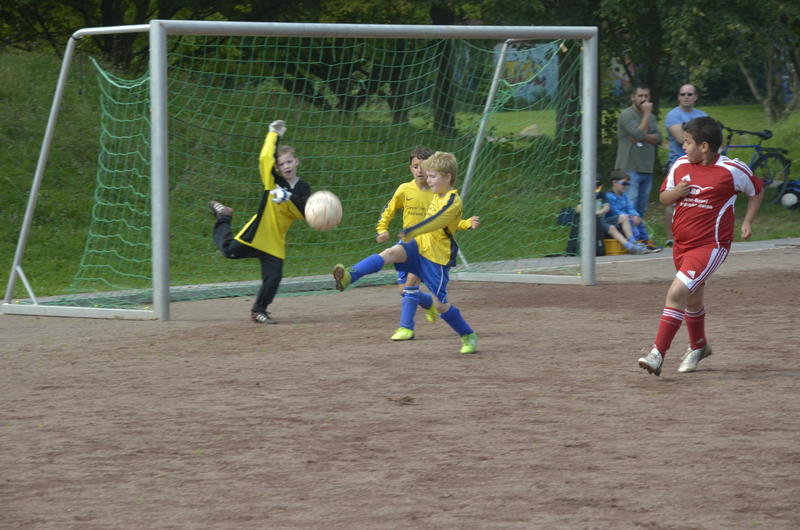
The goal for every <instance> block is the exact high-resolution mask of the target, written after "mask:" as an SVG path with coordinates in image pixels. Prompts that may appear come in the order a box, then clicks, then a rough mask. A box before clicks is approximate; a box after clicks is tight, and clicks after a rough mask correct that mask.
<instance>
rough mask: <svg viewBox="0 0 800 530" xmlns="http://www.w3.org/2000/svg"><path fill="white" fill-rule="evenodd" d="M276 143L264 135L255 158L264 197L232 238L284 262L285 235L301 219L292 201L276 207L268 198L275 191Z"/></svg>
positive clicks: (272, 136)
mask: <svg viewBox="0 0 800 530" xmlns="http://www.w3.org/2000/svg"><path fill="white" fill-rule="evenodd" d="M277 143H278V133H275V132H270V133H267V137H266V138H265V139H264V145H263V146H262V147H261V154H260V155H259V157H258V170H259V171H260V172H261V182H262V184H263V185H264V194H263V195H262V197H261V203H260V204H259V206H258V211H257V212H256V214H255V215H253V217H251V218H250V220H249V221H248V222H247V224H246V225H244V227H243V228H242V229H241V230H240V231H239V233H238V234H236V238H235V239H236V240H237V241H239V242H240V243H244V244H245V245H248V246H251V247H253V248H256V249H258V250H260V251H262V252H266V253H267V254H271V255H273V256H275V257H276V258H281V259H285V258H286V232H288V231H289V227H290V226H291V225H292V223H293V222H294V221H295V220H296V219H303V218H304V217H303V213H302V212H301V211H300V210H299V209H298V207H297V206H296V205H295V204H294V202H292V201H286V202H282V203H280V204H278V203H275V202H273V201H272V200H271V199H270V195H269V191H270V190H271V189H274V188H275V177H274V175H273V174H272V168H273V167H274V165H275V146H276V145H277ZM304 185H305V183H304ZM295 186H297V185H295ZM306 187H307V186H306Z"/></svg>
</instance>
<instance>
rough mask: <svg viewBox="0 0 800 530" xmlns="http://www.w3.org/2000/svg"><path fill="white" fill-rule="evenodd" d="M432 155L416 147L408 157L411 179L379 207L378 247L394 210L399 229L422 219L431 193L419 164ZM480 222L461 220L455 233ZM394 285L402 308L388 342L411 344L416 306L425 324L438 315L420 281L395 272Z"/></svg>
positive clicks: (431, 195)
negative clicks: (398, 216) (422, 312)
mask: <svg viewBox="0 0 800 530" xmlns="http://www.w3.org/2000/svg"><path fill="white" fill-rule="evenodd" d="M432 154H433V149H429V148H427V147H417V148H416V149H414V150H413V151H412V152H411V155H410V156H409V157H408V160H409V165H408V169H409V170H410V171H411V175H412V176H413V177H414V178H413V179H412V180H411V181H409V182H404V183H403V184H400V185H399V186H398V187H397V189H396V190H395V192H394V195H392V198H391V199H389V202H388V203H386V206H384V207H383V210H382V211H381V217H380V219H379V220H378V224H377V226H376V227H375V231H376V232H377V234H378V235H377V236H376V237H375V240H376V241H377V242H378V243H385V242H386V241H388V240H389V224H390V223H391V222H392V219H393V218H394V215H395V213H396V212H397V210H399V209H402V210H403V226H404V227H407V226H413V225H416V224H417V223H419V222H420V221H422V220H423V219H425V213H426V212H427V210H428V205H429V204H430V203H431V199H432V198H433V192H432V191H431V190H430V188H428V183H427V179H426V177H425V172H423V171H422V167H421V164H422V162H423V160H426V159H428V158H429V157H430V156H431V155H432ZM479 226H480V219H479V218H478V217H477V216H476V217H471V218H469V219H464V220H461V221H460V222H459V223H458V229H459V230H468V229H470V228H473V229H475V228H478V227H479ZM397 284H398V285H399V286H400V295H401V296H402V300H403V301H402V306H401V312H400V327H399V328H398V329H397V331H395V332H394V334H393V335H392V340H411V339H413V338H414V313H416V311H417V305H419V306H420V307H422V308H423V309H425V318H426V319H427V320H428V322H434V321H435V320H436V319H437V318H438V316H439V314H438V313H437V312H436V308H435V307H434V306H433V299H432V298H431V295H430V294H428V293H424V292H422V291H420V288H419V284H420V280H419V277H417V276H416V275H414V274H411V273H406V272H405V271H401V270H398V271H397Z"/></svg>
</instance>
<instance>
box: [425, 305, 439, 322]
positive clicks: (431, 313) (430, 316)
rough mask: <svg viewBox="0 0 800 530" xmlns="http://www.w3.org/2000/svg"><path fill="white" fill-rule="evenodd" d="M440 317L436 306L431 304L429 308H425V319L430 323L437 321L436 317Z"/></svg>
mask: <svg viewBox="0 0 800 530" xmlns="http://www.w3.org/2000/svg"><path fill="white" fill-rule="evenodd" d="M437 318H439V312H438V311H436V306H433V305H432V306H430V307H429V308H428V309H426V310H425V320H427V321H428V322H430V323H434V322H436V319H437Z"/></svg>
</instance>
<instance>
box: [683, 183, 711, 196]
mask: <svg viewBox="0 0 800 530" xmlns="http://www.w3.org/2000/svg"><path fill="white" fill-rule="evenodd" d="M713 189H714V186H706V187H703V186H698V185H697V184H689V195H700V194H701V193H703V192H704V191H706V190H713Z"/></svg>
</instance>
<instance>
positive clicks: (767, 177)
mask: <svg viewBox="0 0 800 530" xmlns="http://www.w3.org/2000/svg"><path fill="white" fill-rule="evenodd" d="M790 165H791V162H789V160H787V159H786V157H785V156H783V155H782V154H780V153H766V154H763V155H761V156H760V157H758V159H757V160H756V161H755V162H754V163H753V167H752V168H751V169H752V170H753V174H754V175H755V176H757V177H758V178H760V179H761V181H762V182H763V183H764V188H766V189H765V193H766V192H767V191H770V195H772V192H771V191H772V190H774V192H775V194H776V196H775V197H771V200H773V201H778V200H780V196H781V195H782V194H783V188H784V187H785V186H786V182H787V181H788V180H789V166H790ZM765 198H766V195H765Z"/></svg>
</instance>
